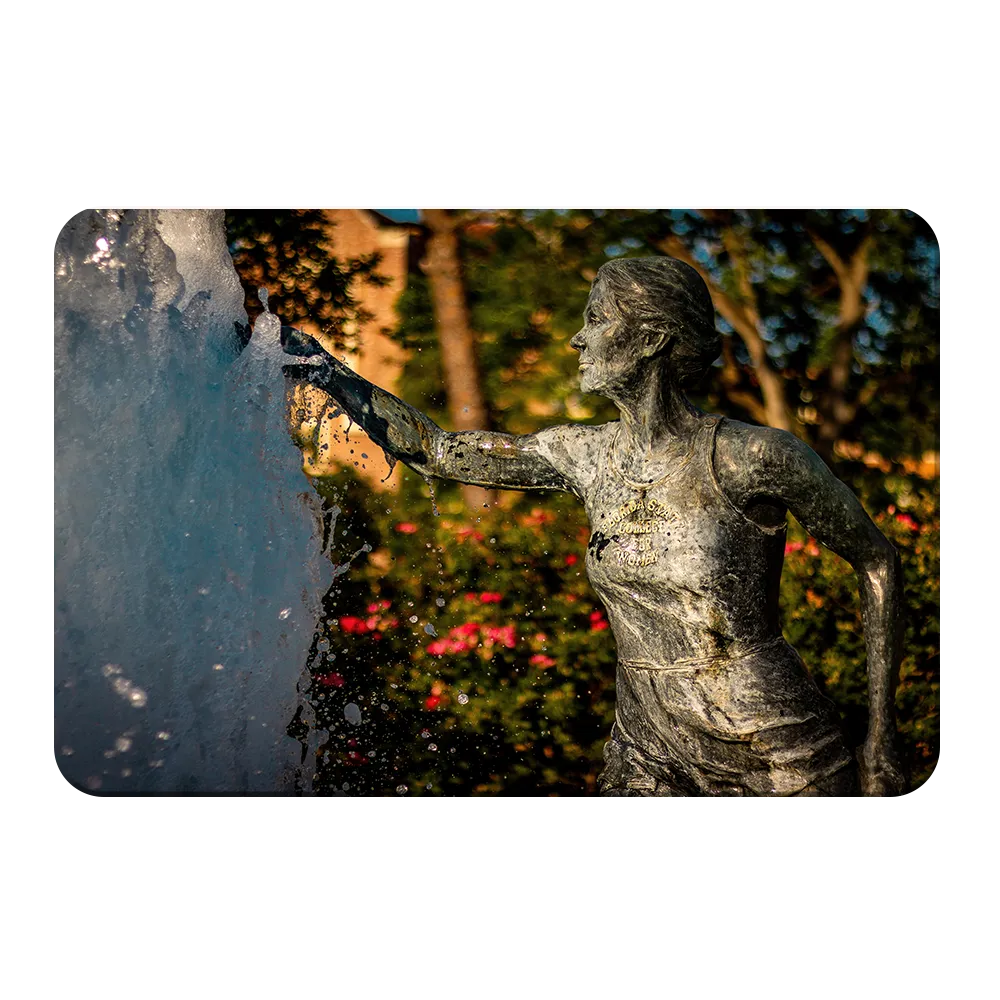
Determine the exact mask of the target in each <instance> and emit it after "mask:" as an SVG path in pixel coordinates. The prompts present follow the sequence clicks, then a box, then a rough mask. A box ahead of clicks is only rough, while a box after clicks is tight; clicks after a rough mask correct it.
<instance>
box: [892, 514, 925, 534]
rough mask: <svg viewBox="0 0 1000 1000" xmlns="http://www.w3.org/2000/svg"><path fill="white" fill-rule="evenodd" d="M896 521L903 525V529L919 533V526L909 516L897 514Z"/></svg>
mask: <svg viewBox="0 0 1000 1000" xmlns="http://www.w3.org/2000/svg"><path fill="white" fill-rule="evenodd" d="M896 520H897V521H898V522H899V523H900V524H901V525H903V527H904V528H909V529H910V531H919V530H920V525H919V524H917V522H916V521H914V520H913V518H912V517H910V515H909V514H897V515H896Z"/></svg>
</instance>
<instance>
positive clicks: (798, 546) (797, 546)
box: [785, 542, 802, 556]
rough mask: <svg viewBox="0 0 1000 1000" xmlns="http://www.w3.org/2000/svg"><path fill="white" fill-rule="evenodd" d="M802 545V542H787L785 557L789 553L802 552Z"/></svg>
mask: <svg viewBox="0 0 1000 1000" xmlns="http://www.w3.org/2000/svg"><path fill="white" fill-rule="evenodd" d="M801 551H802V543H801V542H785V555H786V556H787V555H788V553H789V552H801Z"/></svg>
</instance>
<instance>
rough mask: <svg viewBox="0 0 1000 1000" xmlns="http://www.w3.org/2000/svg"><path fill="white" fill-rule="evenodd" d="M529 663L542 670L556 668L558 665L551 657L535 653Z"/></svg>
mask: <svg viewBox="0 0 1000 1000" xmlns="http://www.w3.org/2000/svg"><path fill="white" fill-rule="evenodd" d="M528 662H529V663H530V664H531V665H532V666H533V667H541V669H542V670H544V669H545V668H546V667H554V666H555V665H556V661H555V660H553V659H552V657H551V656H545V654H544V653H535V655H534V656H533V657H532V658H531V659H530V660H528Z"/></svg>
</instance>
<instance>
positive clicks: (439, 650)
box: [427, 639, 448, 656]
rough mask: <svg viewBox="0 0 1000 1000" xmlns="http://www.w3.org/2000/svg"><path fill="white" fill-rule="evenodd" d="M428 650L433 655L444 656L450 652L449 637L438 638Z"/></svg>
mask: <svg viewBox="0 0 1000 1000" xmlns="http://www.w3.org/2000/svg"><path fill="white" fill-rule="evenodd" d="M427 652H428V653H430V654H431V656H444V654H445V653H447V652H448V640H447V639H436V640H435V641H434V642H432V643H431V644H430V645H429V646H428V647H427Z"/></svg>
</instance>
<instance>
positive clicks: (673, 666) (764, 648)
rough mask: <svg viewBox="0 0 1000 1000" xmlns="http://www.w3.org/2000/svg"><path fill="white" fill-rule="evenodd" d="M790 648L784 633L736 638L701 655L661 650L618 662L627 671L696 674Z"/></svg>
mask: <svg viewBox="0 0 1000 1000" xmlns="http://www.w3.org/2000/svg"><path fill="white" fill-rule="evenodd" d="M786 649H790V647H789V646H788V643H787V642H785V639H784V638H783V637H782V636H780V635H779V636H774V637H771V638H768V639H762V640H759V641H756V642H739V641H734V642H733V643H732V645H730V646H728V647H726V648H725V649H724V650H717V651H715V652H711V653H703V654H698V655H690V654H687V655H664V653H663V651H658V652H657V653H655V654H652V655H650V654H649V653H645V654H644V655H631V654H629V653H626V654H624V655H623V654H621V653H620V654H619V657H618V665H619V666H621V667H624V668H625V669H628V670H654V671H660V672H664V673H694V672H697V671H698V670H702V669H705V668H711V667H722V666H725V665H727V664H730V663H734V662H737V661H740V660H745V659H748V658H750V657H756V656H764V657H767V655H768V654H769V653H779V652H780V653H783V652H785V650H786Z"/></svg>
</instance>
